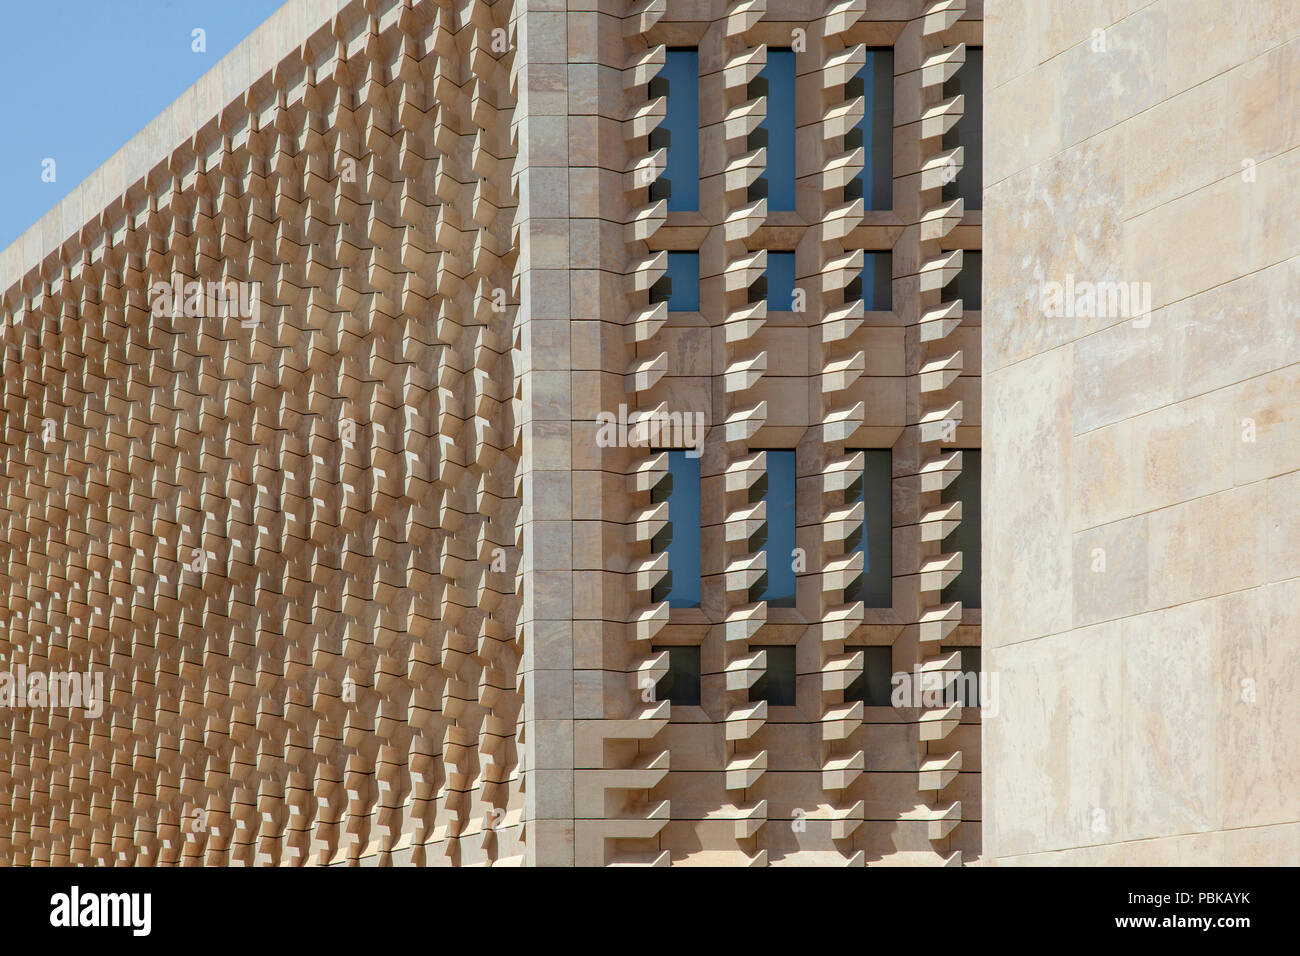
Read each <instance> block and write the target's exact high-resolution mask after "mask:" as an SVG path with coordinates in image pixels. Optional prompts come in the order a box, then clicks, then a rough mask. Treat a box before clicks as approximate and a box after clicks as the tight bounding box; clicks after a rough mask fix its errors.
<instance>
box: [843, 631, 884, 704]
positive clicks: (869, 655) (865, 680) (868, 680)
mask: <svg viewBox="0 0 1300 956" xmlns="http://www.w3.org/2000/svg"><path fill="white" fill-rule="evenodd" d="M844 649H845V650H846V651H848V652H849V653H850V654H853V653H856V652H858V651H861V652H862V673H861V674H860V675H858V677H857V678H856V679H855V680H854V681H853V683H852V684H850V685H849V686H848V687H847V688H846V689H845V691H844V702H845V703H846V704H847V703H850V702H851V701H855V700H860V701H862V703H864V704H866V705H867V706H868V707H889V706H892V703H893V702H892V700H891V699H890V696H891V694H892V692H893V689H894V685H893V676H894V649H893V647H891V646H890V645H888V644H886V645H878V644H877V645H871V646H868V647H846V648H844Z"/></svg>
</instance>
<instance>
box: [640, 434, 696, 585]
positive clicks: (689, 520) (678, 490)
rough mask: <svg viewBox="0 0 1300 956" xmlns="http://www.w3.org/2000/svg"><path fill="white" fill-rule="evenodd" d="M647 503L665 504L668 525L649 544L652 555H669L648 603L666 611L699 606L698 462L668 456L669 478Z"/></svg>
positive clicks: (682, 454) (683, 455) (674, 453)
mask: <svg viewBox="0 0 1300 956" xmlns="http://www.w3.org/2000/svg"><path fill="white" fill-rule="evenodd" d="M650 501H651V502H652V503H657V502H660V501H667V502H668V523H667V524H666V525H665V526H664V527H663V528H662V529H660V531H659V533H658V534H656V535H655V536H654V538H653V539H651V541H650V551H651V552H652V553H654V554H661V553H663V552H664V551H667V552H668V574H667V575H666V576H665V577H663V578H661V579H660V581H659V583H658V584H656V585H655V587H654V589H653V591H652V592H651V595H650V597H651V600H652V601H655V602H658V601H667V602H668V606H669V607H699V606H700V459H698V458H692V457H690V456H689V455H687V454H686V452H685V451H682V450H678V449H672V450H670V451H669V452H668V474H667V475H666V476H665V477H663V478H661V479H660V480H659V483H658V484H656V485H655V486H654V488H652V489H651V491H650Z"/></svg>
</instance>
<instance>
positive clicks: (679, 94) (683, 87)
mask: <svg viewBox="0 0 1300 956" xmlns="http://www.w3.org/2000/svg"><path fill="white" fill-rule="evenodd" d="M659 76H661V77H663V78H664V79H665V80H666V81H667V84H668V93H667V95H668V115H667V116H666V117H665V118H664V121H663V122H662V123H661V124H659V129H660V130H663V131H664V133H665V136H664V137H657V136H656V137H652V140H653V142H652V143H651V145H652V146H655V147H656V148H657V146H658V145H659V144H660V143H662V142H663V140H664V139H666V140H667V146H668V167H667V169H666V170H665V171H664V174H663V176H661V177H660V179H661V180H667V184H668V190H669V192H668V208H669V210H673V211H675V210H684V211H694V210H697V209H699V208H700V57H699V51H697V50H695V49H694V48H673V49H669V50H668V53H667V55H666V58H665V62H664V68H663V69H662V70H661V71H660V73H659ZM656 132H658V131H656Z"/></svg>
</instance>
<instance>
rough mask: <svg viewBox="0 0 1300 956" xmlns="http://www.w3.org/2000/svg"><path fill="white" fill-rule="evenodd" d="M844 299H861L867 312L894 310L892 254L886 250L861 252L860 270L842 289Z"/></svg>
mask: <svg viewBox="0 0 1300 956" xmlns="http://www.w3.org/2000/svg"><path fill="white" fill-rule="evenodd" d="M844 298H845V299H846V300H851V299H861V300H862V308H864V309H865V310H866V311H868V312H892V311H894V255H893V253H891V252H888V251H880V252H872V251H870V250H868V251H867V252H864V253H863V254H862V272H860V273H859V274H858V276H857V277H856V278H855V279H854V280H853V281H852V282H850V283H849V287H848V288H847V289H846V290H845V291H844Z"/></svg>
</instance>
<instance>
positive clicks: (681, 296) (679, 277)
mask: <svg viewBox="0 0 1300 956" xmlns="http://www.w3.org/2000/svg"><path fill="white" fill-rule="evenodd" d="M656 302H667V303H668V311H669V312H698V311H700V254H699V253H698V252H670V253H668V270H667V271H666V272H665V273H664V274H663V275H662V276H660V278H659V281H658V282H656V283H655V284H654V285H653V286H651V287H650V304H651V305H653V304H654V303H656Z"/></svg>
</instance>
